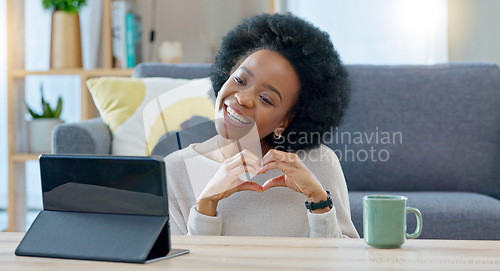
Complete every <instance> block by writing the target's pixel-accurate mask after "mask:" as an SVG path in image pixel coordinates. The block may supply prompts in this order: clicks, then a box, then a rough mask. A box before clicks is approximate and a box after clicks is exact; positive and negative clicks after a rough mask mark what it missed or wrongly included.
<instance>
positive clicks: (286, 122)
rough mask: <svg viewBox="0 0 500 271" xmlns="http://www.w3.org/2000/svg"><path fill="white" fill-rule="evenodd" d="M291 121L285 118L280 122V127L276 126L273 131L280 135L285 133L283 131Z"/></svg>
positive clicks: (289, 118)
mask: <svg viewBox="0 0 500 271" xmlns="http://www.w3.org/2000/svg"><path fill="white" fill-rule="evenodd" d="M292 120H293V118H292V117H287V118H286V119H284V120H283V121H282V122H281V124H280V126H278V128H276V129H274V131H275V132H279V133H280V134H282V133H283V132H284V131H285V129H286V128H287V127H288V126H289V125H290V123H292Z"/></svg>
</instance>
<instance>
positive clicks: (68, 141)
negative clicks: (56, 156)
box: [52, 118, 111, 154]
mask: <svg viewBox="0 0 500 271" xmlns="http://www.w3.org/2000/svg"><path fill="white" fill-rule="evenodd" d="M52 153H73V154H110V153H111V132H110V130H109V128H108V126H107V125H106V124H105V123H104V122H103V121H102V119H101V118H95V119H90V120H86V121H82V122H77V123H65V124H61V125H58V126H56V128H54V131H53V132H52Z"/></svg>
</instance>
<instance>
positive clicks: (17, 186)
mask: <svg viewBox="0 0 500 271" xmlns="http://www.w3.org/2000/svg"><path fill="white" fill-rule="evenodd" d="M6 6H7V12H6V15H7V89H8V92H7V100H8V102H7V107H8V110H7V114H8V116H7V119H8V130H9V133H8V158H9V163H8V164H9V166H8V172H9V187H8V195H9V196H8V198H9V199H8V210H7V212H8V216H9V225H8V230H9V231H24V229H25V222H26V221H25V214H26V209H27V208H26V179H25V162H27V161H31V160H38V158H39V156H40V154H38V153H23V152H20V151H22V148H20V146H25V145H26V144H25V143H26V142H25V141H26V136H23V134H24V133H25V132H26V129H25V127H24V125H23V124H22V122H23V121H24V118H23V114H24V112H23V111H21V110H25V108H24V95H25V93H24V92H25V81H26V80H25V79H26V77H28V76H32V75H35V76H37V75H38V76H47V75H48V76H56V75H75V76H79V77H80V81H81V84H80V97H79V99H80V104H81V120H86V119H89V118H94V117H96V116H98V112H97V109H96V108H95V105H94V103H93V100H92V97H91V95H90V92H89V91H88V90H87V85H86V82H87V80H88V79H89V78H95V77H103V76H116V77H130V76H131V75H132V69H113V68H112V58H113V56H112V44H111V43H112V39H111V37H112V35H111V33H112V31H111V0H102V8H103V22H102V33H103V34H102V39H101V43H102V52H101V53H102V55H101V58H102V60H103V68H99V69H90V70H86V69H82V68H72V69H50V70H42V71H29V70H25V66H24V63H25V55H24V47H25V39H24V36H25V32H24V29H25V27H24V19H25V13H24V10H25V1H20V0H7V3H6ZM75 98H76V99H78V98H77V97H75Z"/></svg>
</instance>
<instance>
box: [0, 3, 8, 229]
mask: <svg viewBox="0 0 500 271" xmlns="http://www.w3.org/2000/svg"><path fill="white" fill-rule="evenodd" d="M6 9H7V7H6V1H5V0H0V210H2V209H6V208H7V168H8V166H7V165H8V164H7V55H6V52H7V48H6V47H7V27H6V26H7V18H6V17H7V14H6ZM6 226H7V224H6V216H5V215H4V214H2V212H0V231H2V230H3V229H5V228H6Z"/></svg>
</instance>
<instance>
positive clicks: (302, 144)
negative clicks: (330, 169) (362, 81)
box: [210, 13, 349, 152]
mask: <svg viewBox="0 0 500 271" xmlns="http://www.w3.org/2000/svg"><path fill="white" fill-rule="evenodd" d="M258 50H271V51H274V52H277V53H279V54H281V55H282V56H283V57H285V58H286V59H287V60H288V61H289V62H290V63H291V64H292V66H293V67H294V69H295V72H296V73H297V75H298V77H299V80H300V92H299V97H298V99H297V102H296V104H295V106H294V107H293V108H292V110H291V112H290V114H291V116H293V120H292V122H291V123H290V125H289V126H288V127H287V129H286V130H285V131H284V132H283V134H282V136H283V137H284V138H282V139H279V140H275V139H274V138H273V133H271V134H270V135H268V136H266V138H265V139H266V141H267V142H268V143H269V144H270V145H271V146H272V147H274V148H276V149H281V150H284V151H288V152H296V151H298V150H301V149H309V148H312V147H315V146H318V145H319V144H320V143H321V138H322V137H323V134H324V133H326V132H327V131H330V130H331V129H332V128H336V127H337V126H338V125H339V124H340V122H341V119H342V116H343V115H344V111H345V109H346V107H347V105H348V103H349V80H348V73H347V71H346V69H345V67H344V65H343V64H342V62H341V60H340V58H339V55H338V53H337V52H336V50H335V48H334V47H333V44H332V43H331V41H330V38H329V36H328V34H327V33H325V32H323V31H321V30H320V29H318V28H317V27H315V26H313V25H312V24H311V23H309V22H307V21H304V20H303V19H301V18H298V17H296V16H295V15H292V14H290V13H288V14H261V15H256V16H253V17H250V18H247V19H245V20H244V21H243V22H242V23H241V24H240V25H238V26H236V27H235V28H233V29H232V30H231V31H229V32H228V34H227V35H226V36H225V37H224V38H223V39H222V43H221V46H220V49H219V51H218V53H217V55H216V56H215V63H214V65H213V67H212V70H211V71H210V78H211V80H212V86H213V89H214V91H215V95H217V94H218V92H219V90H220V89H221V87H222V85H224V83H225V82H226V81H227V79H228V78H229V76H230V75H231V73H232V72H233V71H234V70H235V69H236V68H237V67H236V65H239V63H241V62H242V61H243V60H244V59H245V58H246V57H248V56H249V55H250V54H252V53H254V52H256V51H258Z"/></svg>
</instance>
